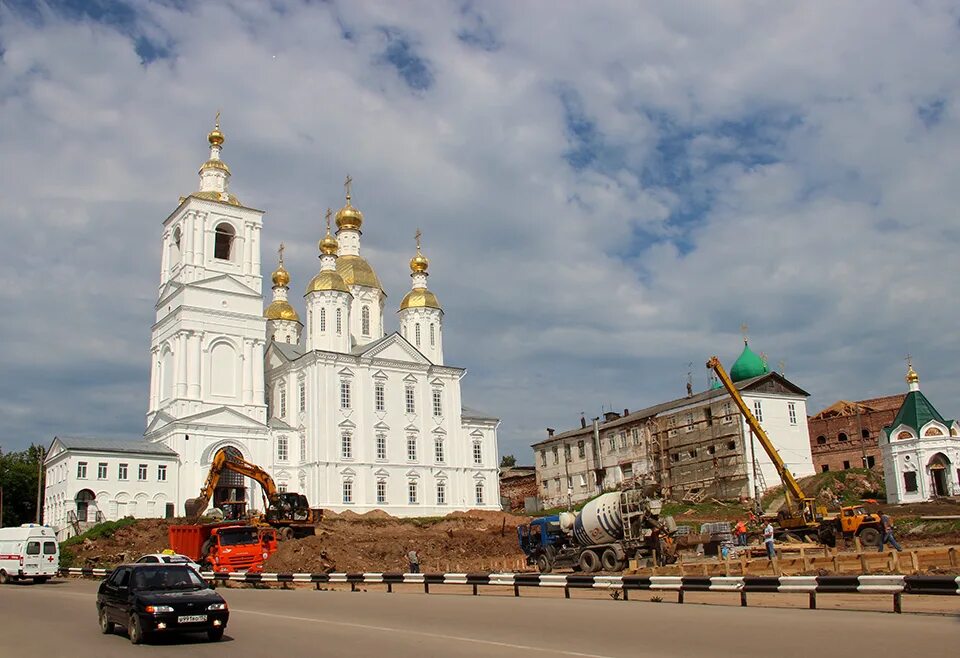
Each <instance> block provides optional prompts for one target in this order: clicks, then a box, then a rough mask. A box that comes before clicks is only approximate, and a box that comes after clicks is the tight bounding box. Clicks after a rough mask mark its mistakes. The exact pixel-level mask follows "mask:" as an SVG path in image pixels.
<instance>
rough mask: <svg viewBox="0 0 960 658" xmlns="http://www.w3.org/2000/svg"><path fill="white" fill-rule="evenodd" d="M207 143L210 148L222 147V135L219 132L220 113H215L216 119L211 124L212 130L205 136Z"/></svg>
mask: <svg viewBox="0 0 960 658" xmlns="http://www.w3.org/2000/svg"><path fill="white" fill-rule="evenodd" d="M207 141H208V142H210V146H222V145H223V133H222V132H220V113H219V112H217V119H216V121H214V122H213V130H211V131H210V134H208V135H207Z"/></svg>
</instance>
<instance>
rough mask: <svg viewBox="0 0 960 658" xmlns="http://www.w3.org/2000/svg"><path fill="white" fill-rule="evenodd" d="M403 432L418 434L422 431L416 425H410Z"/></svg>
mask: <svg viewBox="0 0 960 658" xmlns="http://www.w3.org/2000/svg"><path fill="white" fill-rule="evenodd" d="M403 431H404V432H414V433H417V432H419V431H420V428H419V427H417V426H416V425H414V424H413V423H410V424H409V425H407V426H406V427H404V428H403Z"/></svg>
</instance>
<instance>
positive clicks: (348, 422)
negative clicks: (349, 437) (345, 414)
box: [337, 418, 357, 430]
mask: <svg viewBox="0 0 960 658" xmlns="http://www.w3.org/2000/svg"><path fill="white" fill-rule="evenodd" d="M337 427H342V428H344V429H349V430H352V429H356V427H357V425H356V423H354V422H353V421H352V420H350V419H349V418H346V419H344V420H342V421H341V422H340V424H339V425H337Z"/></svg>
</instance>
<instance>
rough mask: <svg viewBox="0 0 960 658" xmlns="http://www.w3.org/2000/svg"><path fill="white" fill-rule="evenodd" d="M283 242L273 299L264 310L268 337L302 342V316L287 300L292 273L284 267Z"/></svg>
mask: <svg viewBox="0 0 960 658" xmlns="http://www.w3.org/2000/svg"><path fill="white" fill-rule="evenodd" d="M283 249H284V246H283V243H282V242H281V243H280V249H278V250H277V251H278V253H279V255H280V259H279V265H278V266H277V269H276V270H274V272H273V275H272V277H271V279H272V281H273V301H272V302H271V303H270V306H268V307H267V308H266V310H264V312H263V317H265V318H266V319H267V337H268V338H269V339H270V340H273V341H276V342H278V343H291V344H293V345H297V344H299V343H300V330H301V329H302V328H303V325H302V324H300V316H299V315H297V311H296V310H295V309H294V308H293V306H291V305H290V302H289V301H288V300H287V296H288V293H289V292H290V273H289V272H287V270H286V269H285V268H284V267H283Z"/></svg>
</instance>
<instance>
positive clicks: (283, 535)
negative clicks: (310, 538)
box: [277, 526, 293, 540]
mask: <svg viewBox="0 0 960 658" xmlns="http://www.w3.org/2000/svg"><path fill="white" fill-rule="evenodd" d="M277 534H278V535H279V536H280V539H283V540H287V539H293V528H291V527H290V526H286V527H285V528H280V530H279V532H277Z"/></svg>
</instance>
